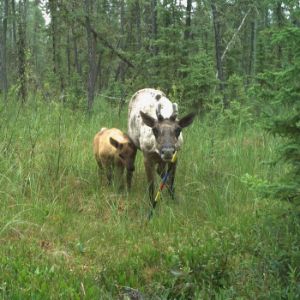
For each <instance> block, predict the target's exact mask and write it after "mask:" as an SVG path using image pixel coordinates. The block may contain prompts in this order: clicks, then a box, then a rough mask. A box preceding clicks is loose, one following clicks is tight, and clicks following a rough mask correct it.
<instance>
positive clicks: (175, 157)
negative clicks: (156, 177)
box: [171, 151, 177, 163]
mask: <svg viewBox="0 0 300 300" xmlns="http://www.w3.org/2000/svg"><path fill="white" fill-rule="evenodd" d="M176 159H177V151H175V153H174V154H173V157H172V160H171V163H174V162H175V161H176Z"/></svg>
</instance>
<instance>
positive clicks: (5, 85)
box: [0, 0, 8, 101]
mask: <svg viewBox="0 0 300 300" xmlns="http://www.w3.org/2000/svg"><path fill="white" fill-rule="evenodd" d="M7 19H8V0H5V1H4V16H3V22H2V28H3V37H2V57H0V58H1V60H2V89H3V95H4V100H5V101H6V100H7V90H8V82H7V63H6V62H7V55H6V50H7V45H6V44H7V43H6V41H7Z"/></svg>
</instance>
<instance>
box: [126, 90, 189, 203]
mask: <svg viewBox="0 0 300 300" xmlns="http://www.w3.org/2000/svg"><path fill="white" fill-rule="evenodd" d="M177 114H178V107H177V104H176V103H172V102H171V101H170V100H169V99H168V98H167V97H166V95H165V94H164V93H163V92H161V91H159V90H155V89H143V90H140V91H138V92H137V93H135V94H134V95H133V97H132V98H131V100H130V103H129V111H128V135H129V136H130V138H131V140H132V141H133V143H134V144H135V146H136V147H137V148H138V149H140V150H141V151H142V152H143V156H144V166H145V171H146V175H147V180H148V184H149V197H150V201H151V203H152V205H153V207H154V206H155V203H154V179H155V166H157V172H158V174H159V175H160V176H161V177H163V176H164V175H165V172H166V168H168V170H169V172H170V175H169V177H168V183H167V184H168V187H169V191H170V193H171V196H172V197H174V179H175V172H176V162H175V163H171V160H172V157H173V155H174V153H175V151H178V150H179V149H180V147H181V145H182V143H183V138H182V133H181V130H182V128H184V127H186V126H188V125H190V124H191V123H192V122H193V119H194V117H195V114H194V113H191V114H189V115H187V116H185V117H183V118H181V119H177Z"/></svg>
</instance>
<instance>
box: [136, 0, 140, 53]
mask: <svg viewBox="0 0 300 300" xmlns="http://www.w3.org/2000/svg"><path fill="white" fill-rule="evenodd" d="M135 10H136V11H135V12H136V13H135V18H136V34H137V37H136V39H137V50H139V49H141V48H142V29H141V8H140V0H136V1H135Z"/></svg>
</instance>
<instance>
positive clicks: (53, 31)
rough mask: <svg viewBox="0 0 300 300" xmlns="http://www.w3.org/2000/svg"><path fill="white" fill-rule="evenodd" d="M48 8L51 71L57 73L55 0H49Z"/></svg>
mask: <svg viewBox="0 0 300 300" xmlns="http://www.w3.org/2000/svg"><path fill="white" fill-rule="evenodd" d="M49 9H50V16H51V35H52V62H53V73H54V75H57V61H56V51H57V50H56V48H57V42H56V39H57V32H56V9H57V7H56V2H55V0H49Z"/></svg>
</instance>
